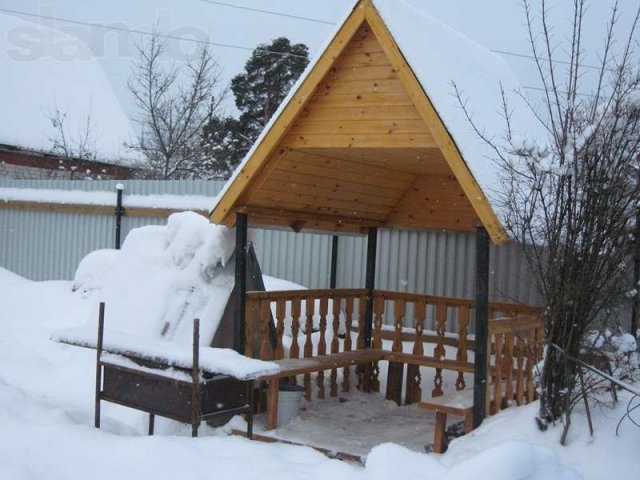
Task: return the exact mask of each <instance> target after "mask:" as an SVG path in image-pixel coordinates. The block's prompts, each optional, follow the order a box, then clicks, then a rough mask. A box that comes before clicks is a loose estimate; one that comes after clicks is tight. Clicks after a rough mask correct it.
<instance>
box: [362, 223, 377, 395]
mask: <svg viewBox="0 0 640 480" xmlns="http://www.w3.org/2000/svg"><path fill="white" fill-rule="evenodd" d="M377 251H378V228H377V227H370V228H369V231H368V234H367V266H366V272H365V288H366V289H367V300H366V305H365V306H364V307H365V309H364V316H363V317H362V318H363V320H364V330H363V337H364V338H363V340H364V341H363V343H364V348H371V337H372V334H373V289H374V288H375V281H376V253H377ZM361 368H362V390H363V391H365V392H371V390H372V389H373V388H374V385H376V386H377V381H375V380H377V379H375V380H374V378H373V375H374V372H376V371H377V369H376V368H375V366H374V365H373V364H370V363H369V364H365V365H362V367H361Z"/></svg>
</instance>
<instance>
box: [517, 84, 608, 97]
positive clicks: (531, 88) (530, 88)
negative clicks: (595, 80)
mask: <svg viewBox="0 0 640 480" xmlns="http://www.w3.org/2000/svg"><path fill="white" fill-rule="evenodd" d="M522 88H524V89H525V90H535V91H538V92H546V91H547V90H546V89H545V88H543V87H526V86H523V87H522ZM558 93H560V94H562V95H569V92H565V91H561V90H560V91H558ZM576 95H578V96H579V97H591V98H597V95H593V94H592V93H580V92H577V93H576Z"/></svg>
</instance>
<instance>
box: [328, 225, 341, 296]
mask: <svg viewBox="0 0 640 480" xmlns="http://www.w3.org/2000/svg"><path fill="white" fill-rule="evenodd" d="M338 238H339V237H338V236H337V235H333V236H332V237H331V272H330V276H329V288H331V289H332V290H333V289H334V288H336V285H337V283H338Z"/></svg>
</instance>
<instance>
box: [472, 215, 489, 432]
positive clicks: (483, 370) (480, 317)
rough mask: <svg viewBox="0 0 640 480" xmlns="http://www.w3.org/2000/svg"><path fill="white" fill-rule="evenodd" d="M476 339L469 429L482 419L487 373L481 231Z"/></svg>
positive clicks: (485, 255) (484, 237)
mask: <svg viewBox="0 0 640 480" xmlns="http://www.w3.org/2000/svg"><path fill="white" fill-rule="evenodd" d="M475 315H476V336H475V345H474V368H473V427H474V428H478V427H479V426H480V424H481V423H482V421H483V420H484V417H485V415H486V407H487V372H488V370H489V368H488V367H489V235H488V233H487V230H486V229H485V228H484V227H478V230H477V233H476V305H475Z"/></svg>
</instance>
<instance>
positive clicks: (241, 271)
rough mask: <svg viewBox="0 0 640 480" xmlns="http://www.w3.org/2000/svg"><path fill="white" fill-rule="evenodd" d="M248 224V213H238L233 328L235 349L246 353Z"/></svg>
mask: <svg viewBox="0 0 640 480" xmlns="http://www.w3.org/2000/svg"><path fill="white" fill-rule="evenodd" d="M247 224H248V217H247V214H246V213H236V255H235V261H236V272H235V281H236V298H235V312H234V317H233V318H234V329H233V349H234V350H235V351H236V352H238V353H241V354H244V347H245V309H246V300H247Z"/></svg>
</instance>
